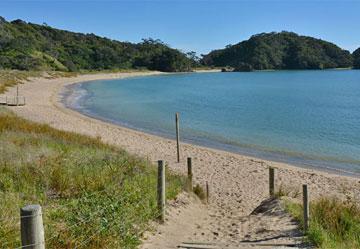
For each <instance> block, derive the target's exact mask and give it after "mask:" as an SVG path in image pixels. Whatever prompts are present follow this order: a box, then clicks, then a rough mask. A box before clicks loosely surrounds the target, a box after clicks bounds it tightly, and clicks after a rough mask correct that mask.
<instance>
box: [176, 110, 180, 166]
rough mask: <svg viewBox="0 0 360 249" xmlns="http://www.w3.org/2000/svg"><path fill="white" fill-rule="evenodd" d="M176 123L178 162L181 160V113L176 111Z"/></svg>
mask: <svg viewBox="0 0 360 249" xmlns="http://www.w3.org/2000/svg"><path fill="white" fill-rule="evenodd" d="M175 123H176V152H177V162H178V163H179V162H180V143H179V136H180V134H179V113H175Z"/></svg>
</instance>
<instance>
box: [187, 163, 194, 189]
mask: <svg viewBox="0 0 360 249" xmlns="http://www.w3.org/2000/svg"><path fill="white" fill-rule="evenodd" d="M187 168H188V189H189V192H192V191H193V180H192V177H193V173H192V162H191V157H188V158H187Z"/></svg>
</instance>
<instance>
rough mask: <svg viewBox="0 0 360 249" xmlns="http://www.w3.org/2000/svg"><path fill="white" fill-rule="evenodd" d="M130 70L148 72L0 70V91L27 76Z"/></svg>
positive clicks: (75, 74)
mask: <svg viewBox="0 0 360 249" xmlns="http://www.w3.org/2000/svg"><path fill="white" fill-rule="evenodd" d="M130 72H150V71H149V70H147V69H141V68H140V69H112V70H101V71H90V70H82V71H79V72H66V71H21V70H0V93H4V92H5V91H6V89H7V88H8V87H12V86H15V85H17V84H21V83H23V82H24V81H26V80H28V79H29V78H33V77H43V78H47V79H53V78H60V77H74V76H77V75H79V74H97V73H130Z"/></svg>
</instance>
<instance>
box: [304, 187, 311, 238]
mask: <svg viewBox="0 0 360 249" xmlns="http://www.w3.org/2000/svg"><path fill="white" fill-rule="evenodd" d="M303 207H304V231H305V232H307V231H308V229H309V217H310V204H309V193H308V187H307V185H305V184H304V185H303Z"/></svg>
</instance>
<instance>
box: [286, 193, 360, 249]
mask: <svg viewBox="0 0 360 249" xmlns="http://www.w3.org/2000/svg"><path fill="white" fill-rule="evenodd" d="M285 208H286V210H287V211H288V212H289V213H290V214H291V215H293V216H294V218H295V219H296V220H298V221H299V222H300V224H301V226H303V207H302V205H300V204H297V203H294V202H291V201H289V200H287V201H285ZM310 218H311V219H310V225H309V230H308V232H307V239H308V240H309V242H310V243H312V244H314V245H315V246H316V247H317V248H321V249H355V248H360V236H359V234H360V208H359V206H358V205H357V204H356V203H355V202H353V201H351V200H346V201H342V200H339V199H336V198H322V199H319V200H316V201H313V202H311V204H310Z"/></svg>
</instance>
